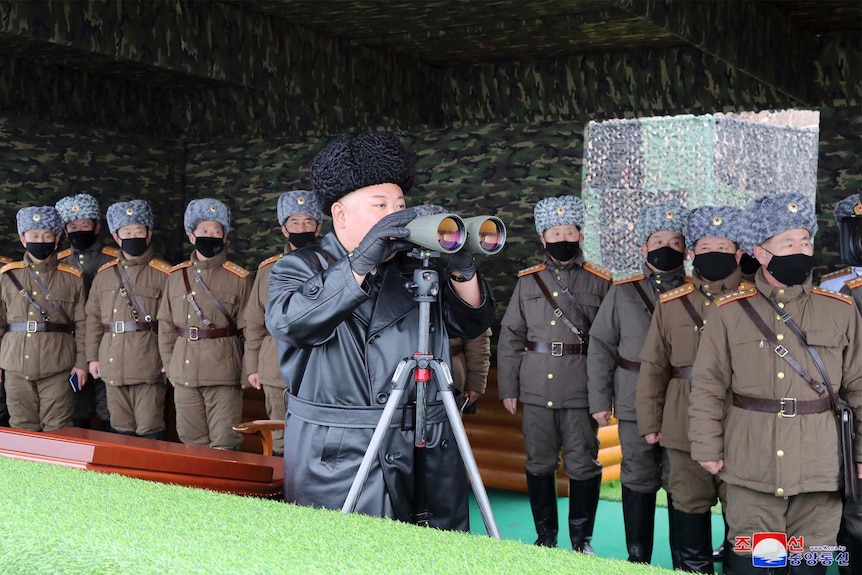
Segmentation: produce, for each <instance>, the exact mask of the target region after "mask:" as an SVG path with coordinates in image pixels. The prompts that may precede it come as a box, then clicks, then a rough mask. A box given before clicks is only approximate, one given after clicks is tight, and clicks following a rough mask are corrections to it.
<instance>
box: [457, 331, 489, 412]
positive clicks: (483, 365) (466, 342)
mask: <svg viewBox="0 0 862 575" xmlns="http://www.w3.org/2000/svg"><path fill="white" fill-rule="evenodd" d="M449 349H450V351H451V353H452V365H451V366H450V367H451V368H452V381H453V382H454V383H455V387H456V388H457V389H458V390H459V391H461V392H462V393H463V394H464V402H465V403H463V404H462V406H461V411H462V412H463V413H476V402H477V401H478V400H479V398H480V397H482V395H484V393H485V388H486V387H488V371H489V370H490V369H491V328H490V327H489V328H488V329H486V330H485V333H483V334H482V335H480V336H479V337H476V338H473V339H465V338H461V337H450V338H449Z"/></svg>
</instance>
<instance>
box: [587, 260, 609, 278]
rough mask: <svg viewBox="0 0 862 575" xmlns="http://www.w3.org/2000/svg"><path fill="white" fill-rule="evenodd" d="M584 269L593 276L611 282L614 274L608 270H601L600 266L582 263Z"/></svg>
mask: <svg viewBox="0 0 862 575" xmlns="http://www.w3.org/2000/svg"><path fill="white" fill-rule="evenodd" d="M584 269H585V270H587V271H588V272H590V273H591V274H593V275H594V276H599V277H600V278H602V279H603V280H607V281H611V280H612V279H613V277H614V272H612V271H611V270H609V269H608V268H603V267H602V266H598V265H596V264H592V263H590V262H586V263H584Z"/></svg>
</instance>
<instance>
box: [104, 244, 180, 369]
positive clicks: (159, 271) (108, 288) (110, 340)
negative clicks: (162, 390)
mask: <svg viewBox="0 0 862 575" xmlns="http://www.w3.org/2000/svg"><path fill="white" fill-rule="evenodd" d="M118 266H119V267H120V268H122V271H123V272H124V273H125V274H126V276H127V277H128V282H129V285H130V287H131V288H132V290H133V291H134V295H136V296H137V300H136V299H135V297H134V296H133V295H132V294H131V293H129V294H128V296H129V299H130V300H131V301H132V303H133V304H135V305H136V309H137V302H138V301H140V304H141V305H142V306H143V309H137V311H138V323H139V324H145V323H147V320H146V315H149V316H150V322H151V323H152V324H153V326H154V327H155V326H156V325H158V320H157V319H156V312H158V310H159V301H160V299H161V296H162V290H163V289H164V287H165V282H166V281H167V279H168V274H169V273H170V271H171V267H172V266H171V265H170V264H169V263H167V262H165V261H162V260H160V259H158V258H154V257H153V248H152V246H150V247H149V248H148V249H147V251H146V252H144V253H143V254H142V255H140V256H138V257H136V258H132V259H129V260H127V259H123V258H122V257H121V258H120V259H116V260H114V261H112V262H110V263H107V264H105V265H104V266H102V268H101V269H100V270H99V273H98V274H96V279H95V280H93V285H92V286H91V287H90V297H89V299H88V300H87V361H88V362H89V361H98V362H99V369H100V370H101V375H102V380H103V381H104V382H105V383H107V384H108V385H133V384H138V383H158V382H161V381H162V374H161V367H162V360H161V358H160V357H159V341H158V335H157V333H156V331H155V330H153V331H126V332H125V333H105V329H104V326H105V325H111V326H116V325H117V322H134V321H135V318H134V316H133V315H132V310H131V308H130V307H129V304H128V303H127V302H126V299H125V298H124V297H123V295H122V294H121V293H120V287H121V285H120V279H119V278H118V277H117V274H116V271H115V268H118ZM123 326H125V323H124V324H123ZM114 329H115V330H116V328H114ZM123 329H125V327H123Z"/></svg>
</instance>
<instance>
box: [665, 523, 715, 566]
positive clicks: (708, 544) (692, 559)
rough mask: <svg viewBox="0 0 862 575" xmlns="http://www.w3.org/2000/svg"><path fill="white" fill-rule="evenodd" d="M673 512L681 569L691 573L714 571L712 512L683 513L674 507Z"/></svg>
mask: <svg viewBox="0 0 862 575" xmlns="http://www.w3.org/2000/svg"><path fill="white" fill-rule="evenodd" d="M673 514H674V517H673V521H674V523H675V528H676V533H675V534H674V535H675V537H676V540H677V548H678V550H679V561H680V566H679V567H680V569H682V570H683V571H688V572H689V573H714V570H713V567H712V517H711V514H710V512H709V511H705V512H703V513H683V512H682V511H680V510H679V509H674V510H673Z"/></svg>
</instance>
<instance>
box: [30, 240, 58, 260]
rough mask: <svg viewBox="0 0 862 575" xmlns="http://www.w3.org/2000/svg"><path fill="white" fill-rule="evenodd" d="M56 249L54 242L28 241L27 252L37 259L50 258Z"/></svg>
mask: <svg viewBox="0 0 862 575" xmlns="http://www.w3.org/2000/svg"><path fill="white" fill-rule="evenodd" d="M56 249H57V244H55V243H54V242H27V252H28V253H29V254H30V255H31V256H33V257H34V258H35V259H37V260H45V259H48V258H49V257H50V256H51V254H53V253H54V250H56Z"/></svg>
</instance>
